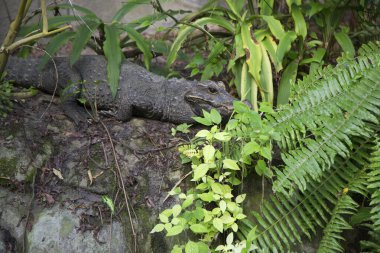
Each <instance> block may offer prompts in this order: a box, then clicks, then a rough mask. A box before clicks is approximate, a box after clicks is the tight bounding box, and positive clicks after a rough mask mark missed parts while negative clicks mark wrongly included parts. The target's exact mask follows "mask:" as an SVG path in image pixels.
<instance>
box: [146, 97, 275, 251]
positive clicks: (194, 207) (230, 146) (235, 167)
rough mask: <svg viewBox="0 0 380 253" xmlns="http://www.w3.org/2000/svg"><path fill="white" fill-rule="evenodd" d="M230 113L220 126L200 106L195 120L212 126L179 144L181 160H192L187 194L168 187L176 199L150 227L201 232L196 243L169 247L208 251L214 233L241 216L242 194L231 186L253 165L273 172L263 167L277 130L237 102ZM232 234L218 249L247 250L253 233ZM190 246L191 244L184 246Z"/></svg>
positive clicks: (230, 226)
mask: <svg viewBox="0 0 380 253" xmlns="http://www.w3.org/2000/svg"><path fill="white" fill-rule="evenodd" d="M234 108H235V113H234V115H233V118H232V119H230V121H229V122H228V123H227V125H226V127H225V129H224V130H222V129H221V128H220V126H219V124H220V123H221V120H222V118H221V116H220V115H219V113H218V112H217V111H216V110H215V109H213V110H211V112H210V113H209V112H206V111H204V112H203V113H204V117H195V118H194V119H195V120H196V121H198V122H199V123H201V124H204V125H207V126H210V125H213V126H212V127H211V130H205V129H204V130H200V131H199V132H198V133H197V134H196V135H195V138H194V139H193V140H192V141H191V143H190V144H188V145H183V146H181V147H180V148H179V151H180V153H181V158H182V162H184V163H191V168H192V179H191V181H193V182H195V183H196V186H195V188H194V189H190V190H189V191H187V192H186V193H183V192H181V189H180V188H175V189H173V190H172V191H171V192H170V195H172V196H178V198H179V199H181V204H176V205H174V206H173V207H172V208H170V209H166V210H164V211H163V212H161V214H160V215H159V218H160V222H161V223H159V224H157V225H156V226H155V227H154V228H153V230H152V232H161V231H163V230H165V231H166V232H167V233H166V235H167V236H175V235H178V234H180V233H182V232H184V231H187V230H189V231H191V232H192V233H194V234H197V235H199V236H200V237H201V240H200V241H199V242H197V243H194V242H192V241H189V242H188V243H187V244H186V245H184V246H176V247H175V248H174V249H173V251H172V252H182V249H185V252H190V251H188V250H187V247H196V248H197V249H198V252H209V247H211V245H212V243H215V242H214V241H215V239H216V238H217V235H218V234H219V233H223V232H226V231H233V232H235V233H236V232H237V231H238V229H239V225H238V221H240V220H243V219H245V218H246V216H245V215H244V214H243V209H242V207H241V205H242V202H243V201H244V199H245V196H246V195H245V194H239V195H237V194H236V193H235V192H234V191H233V189H234V187H235V186H238V185H240V184H241V180H242V178H244V177H245V176H246V175H247V173H248V170H249V168H255V170H256V172H257V173H258V174H259V175H265V176H266V177H268V178H270V177H271V176H272V172H271V168H270V167H269V166H268V164H269V161H270V160H271V159H272V157H271V150H272V144H271V143H272V139H273V138H277V135H276V133H275V132H274V131H273V129H272V128H271V127H269V126H268V125H267V122H266V120H264V119H262V118H261V116H260V115H259V114H258V113H257V112H255V111H252V110H250V109H249V107H248V106H247V105H245V104H244V103H242V102H235V103H234ZM261 109H262V111H265V112H267V113H272V112H273V111H272V109H271V107H270V106H268V105H265V104H263V105H262V107H261ZM231 237H232V238H233V235H230V236H229V237H228V239H227V245H220V246H219V247H217V248H216V250H218V251H223V252H231V251H230V250H233V249H234V250H235V251H233V252H248V249H250V248H251V242H252V240H253V239H254V232H252V233H251V234H250V235H249V236H248V237H247V240H246V241H244V242H241V243H237V244H233V243H232V241H233V240H232V239H231ZM188 245H191V246H188Z"/></svg>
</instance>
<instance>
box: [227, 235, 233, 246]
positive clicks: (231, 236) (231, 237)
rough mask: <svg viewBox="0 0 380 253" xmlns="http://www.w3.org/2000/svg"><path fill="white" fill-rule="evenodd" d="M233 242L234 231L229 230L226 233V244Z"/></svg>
mask: <svg viewBox="0 0 380 253" xmlns="http://www.w3.org/2000/svg"><path fill="white" fill-rule="evenodd" d="M233 242H234V233H232V232H231V233H229V234H228V235H227V239H226V243H227V245H232V243H233Z"/></svg>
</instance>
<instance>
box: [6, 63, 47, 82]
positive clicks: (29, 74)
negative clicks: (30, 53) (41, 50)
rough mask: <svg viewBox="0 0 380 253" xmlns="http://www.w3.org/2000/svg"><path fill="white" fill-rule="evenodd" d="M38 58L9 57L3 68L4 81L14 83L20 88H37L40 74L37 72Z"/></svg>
mask: <svg viewBox="0 0 380 253" xmlns="http://www.w3.org/2000/svg"><path fill="white" fill-rule="evenodd" d="M38 64H39V59H38V58H34V59H33V58H29V59H23V58H19V57H12V56H11V57H9V59H8V62H7V66H6V68H5V72H6V76H5V80H7V81H11V82H13V83H16V84H18V85H20V86H22V87H25V88H29V87H32V86H34V87H38V83H39V82H40V79H41V78H40V73H39V71H38V67H37V66H38Z"/></svg>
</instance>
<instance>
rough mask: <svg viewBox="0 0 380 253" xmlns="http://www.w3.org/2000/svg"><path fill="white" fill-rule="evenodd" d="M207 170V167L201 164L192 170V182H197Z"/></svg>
mask: <svg viewBox="0 0 380 253" xmlns="http://www.w3.org/2000/svg"><path fill="white" fill-rule="evenodd" d="M208 170H209V166H208V165H207V164H205V163H202V164H200V165H198V166H197V167H196V168H195V169H194V177H193V179H192V181H197V180H199V179H201V178H202V177H204V176H205V175H206V174H207V171H208Z"/></svg>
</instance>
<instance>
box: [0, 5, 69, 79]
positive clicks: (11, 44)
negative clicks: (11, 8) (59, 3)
mask: <svg viewBox="0 0 380 253" xmlns="http://www.w3.org/2000/svg"><path fill="white" fill-rule="evenodd" d="M31 3H32V0H20V4H19V7H18V10H17V14H16V17H15V19H14V20H13V21H12V23H11V24H10V26H9V29H8V32H7V35H6V36H5V38H4V41H3V42H2V44H1V47H0V75H2V74H3V72H4V69H5V66H6V64H7V61H8V56H9V55H10V54H11V53H12V52H13V51H15V50H16V49H18V48H20V47H21V46H23V45H26V44H28V43H31V42H34V41H36V40H38V39H41V38H44V37H48V36H51V35H54V34H56V33H59V32H62V31H65V30H66V29H68V28H70V27H71V26H63V27H60V28H57V29H54V30H51V29H49V24H48V20H47V13H46V1H45V0H41V5H40V6H41V16H42V21H43V22H42V27H41V29H38V30H35V31H34V34H25V36H24V38H22V39H20V40H18V41H16V42H15V39H16V35H17V33H18V32H19V29H20V27H21V24H22V22H23V20H25V18H26V14H27V13H28V10H29V7H30V4H31Z"/></svg>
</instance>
